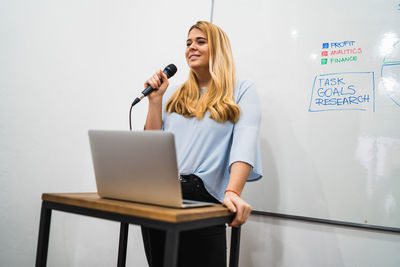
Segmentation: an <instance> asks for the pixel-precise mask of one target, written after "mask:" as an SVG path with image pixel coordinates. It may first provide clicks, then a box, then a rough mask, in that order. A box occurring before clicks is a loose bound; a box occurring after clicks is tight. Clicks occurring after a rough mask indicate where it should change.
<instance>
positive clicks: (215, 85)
mask: <svg viewBox="0 0 400 267" xmlns="http://www.w3.org/2000/svg"><path fill="white" fill-rule="evenodd" d="M193 29H199V30H200V31H201V32H203V33H204V34H205V35H206V36H207V40H208V48H209V68H210V69H209V71H210V74H211V81H210V83H209V85H208V87H207V89H206V90H205V91H204V93H203V94H201V95H200V88H199V84H198V82H197V77H196V74H195V73H194V72H193V70H190V72H189V77H188V79H187V81H186V82H185V83H183V84H182V85H181V86H180V87H179V88H178V90H176V91H175V92H174V94H173V95H172V96H171V98H170V99H169V100H168V102H167V104H166V107H165V111H166V112H168V113H172V112H176V113H178V114H181V115H182V116H184V117H196V118H197V119H198V120H200V119H202V118H203V117H204V115H205V113H206V112H207V110H208V111H209V112H210V118H211V119H214V120H215V121H217V122H226V121H231V122H234V123H235V122H237V121H238V120H239V116H240V109H239V106H238V105H237V104H236V102H235V99H234V96H233V93H234V88H235V79H236V74H235V65H234V63H233V55H232V50H231V45H230V42H229V39H228V36H227V35H226V34H225V32H224V31H222V29H221V28H219V27H218V26H216V25H214V24H212V23H209V22H206V21H198V22H197V23H196V24H195V25H193V26H192V27H191V28H190V29H189V32H188V33H190V31H191V30H193Z"/></svg>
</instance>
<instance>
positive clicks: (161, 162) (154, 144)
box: [89, 130, 214, 208]
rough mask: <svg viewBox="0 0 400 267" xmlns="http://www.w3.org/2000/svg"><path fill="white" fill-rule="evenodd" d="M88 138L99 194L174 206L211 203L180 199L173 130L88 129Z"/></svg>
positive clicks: (105, 196) (181, 206) (184, 206)
mask: <svg viewBox="0 0 400 267" xmlns="http://www.w3.org/2000/svg"><path fill="white" fill-rule="evenodd" d="M89 141H90V148H91V151H92V159H93V166H94V172H95V177H96V185H97V192H98V194H99V196H101V197H104V198H113V199H120V200H128V201H134V202H142V203H149V204H156V205H162V206H169V207H176V208H188V207H197V206H208V205H213V204H214V203H207V202H199V201H192V200H183V199H182V193H181V184H180V181H179V173H178V166H177V161H176V153H175V139H174V135H173V134H172V133H169V132H162V131H143V132H132V131H104V130H89Z"/></svg>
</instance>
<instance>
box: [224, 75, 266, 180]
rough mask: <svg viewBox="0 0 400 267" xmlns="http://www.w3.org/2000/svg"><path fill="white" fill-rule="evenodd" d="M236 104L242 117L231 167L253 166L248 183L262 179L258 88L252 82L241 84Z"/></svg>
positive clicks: (237, 129) (237, 123) (234, 145)
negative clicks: (238, 165)
mask: <svg viewBox="0 0 400 267" xmlns="http://www.w3.org/2000/svg"><path fill="white" fill-rule="evenodd" d="M237 93H238V95H237V97H236V103H237V104H238V105H239V107H240V117H239V120H238V121H237V122H236V123H235V125H234V128H233V133H232V134H233V136H232V146H231V151H230V157H229V167H230V166H231V165H232V164H233V163H234V162H237V161H242V162H246V163H248V164H249V165H251V166H252V168H251V171H250V174H249V177H248V179H247V181H255V180H258V179H260V178H261V177H262V166H261V153H260V123H261V105H260V100H259V97H258V93H257V88H256V87H255V85H254V84H253V83H251V82H248V81H245V82H243V84H241V86H240V88H239V91H238V92H237Z"/></svg>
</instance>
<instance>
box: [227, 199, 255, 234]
mask: <svg viewBox="0 0 400 267" xmlns="http://www.w3.org/2000/svg"><path fill="white" fill-rule="evenodd" d="M222 205H224V206H225V207H227V208H228V209H229V210H230V211H231V212H235V213H236V216H235V218H234V219H233V221H232V223H231V224H230V226H232V227H239V226H240V225H242V224H244V223H245V222H246V221H247V218H248V217H249V215H250V212H251V209H252V208H251V206H250V205H249V204H248V203H247V202H246V201H244V200H243V199H242V198H241V197H239V196H238V195H236V194H235V193H233V192H226V193H225V198H224V201H222Z"/></svg>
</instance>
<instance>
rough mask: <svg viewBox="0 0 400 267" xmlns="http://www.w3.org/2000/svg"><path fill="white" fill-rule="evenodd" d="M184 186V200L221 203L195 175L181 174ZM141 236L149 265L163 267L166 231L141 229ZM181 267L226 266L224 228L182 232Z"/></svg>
mask: <svg viewBox="0 0 400 267" xmlns="http://www.w3.org/2000/svg"><path fill="white" fill-rule="evenodd" d="M181 186H182V195H183V198H184V199H191V200H198V201H206V202H214V203H220V202H219V201H218V200H217V199H215V198H214V197H213V196H211V195H210V194H209V193H208V192H207V190H206V189H205V187H204V184H203V181H202V180H201V179H200V178H199V177H197V176H195V175H193V174H191V175H181ZM142 236H143V243H144V249H145V252H146V257H147V262H148V263H149V266H150V267H161V266H163V261H164V244H165V232H164V231H162V230H157V229H150V228H147V227H142ZM178 266H179V267H226V227H225V225H218V226H211V227H207V228H203V229H197V230H191V231H183V232H181V233H180V236H179V252H178Z"/></svg>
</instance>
